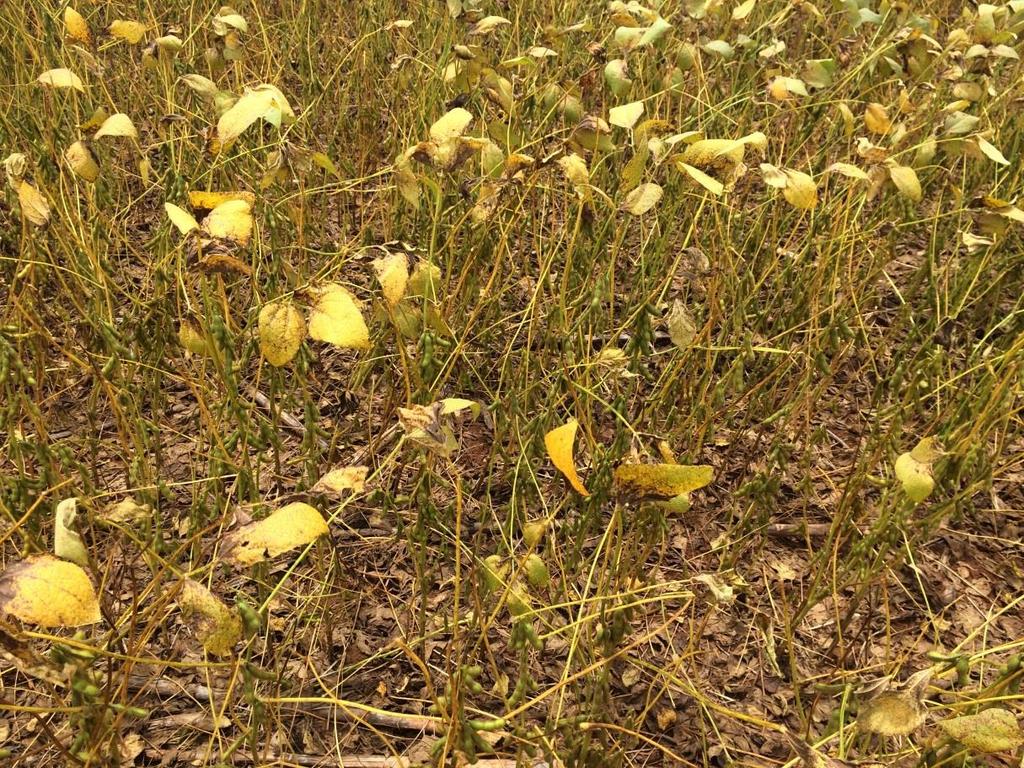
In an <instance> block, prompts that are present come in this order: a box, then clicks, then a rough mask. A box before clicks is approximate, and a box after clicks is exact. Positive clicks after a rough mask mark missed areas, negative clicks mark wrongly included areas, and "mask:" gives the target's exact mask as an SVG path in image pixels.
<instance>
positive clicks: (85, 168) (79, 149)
mask: <svg viewBox="0 0 1024 768" xmlns="http://www.w3.org/2000/svg"><path fill="white" fill-rule="evenodd" d="M64 159H65V160H66V161H67V164H68V165H70V166H71V170H72V171H74V172H75V173H76V174H77V175H78V176H81V177H82V178H83V179H85V180H86V181H88V182H90V183H92V182H94V181H96V179H98V178H99V176H100V166H99V163H97V162H96V156H95V155H93V153H92V150H91V149H89V145H88V144H86V143H85V142H84V141H76V142H75V143H74V144H72V145H71V146H70V147H68V148H67V149H66V150H64Z"/></svg>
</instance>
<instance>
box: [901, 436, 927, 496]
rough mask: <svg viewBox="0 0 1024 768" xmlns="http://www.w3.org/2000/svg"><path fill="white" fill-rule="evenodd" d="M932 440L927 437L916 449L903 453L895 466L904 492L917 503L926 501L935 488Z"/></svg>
mask: <svg viewBox="0 0 1024 768" xmlns="http://www.w3.org/2000/svg"><path fill="white" fill-rule="evenodd" d="M931 440H932V439H931V438H925V440H922V441H921V442H920V443H918V444H917V446H916V447H915V448H914V450H912V451H908V452H906V453H901V454H900V455H899V456H898V457H897V459H896V463H895V465H894V467H893V468H894V469H895V472H896V479H897V480H899V481H900V483H901V484H902V485H903V492H904V493H906V494H907V497H908V498H909V499H910V500H911V501H913V502H915V503H919V502H922V501H924V500H925V499H926V498H928V496H929V495H931V492H932V491H933V490H934V489H935V479H934V478H933V477H932V466H931V465H932V462H933V461H934V460H935V458H936V455H935V454H933V453H932V450H933V449H932V448H931V445H932V442H931ZM922 446H925V447H924V448H922Z"/></svg>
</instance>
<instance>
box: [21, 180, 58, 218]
mask: <svg viewBox="0 0 1024 768" xmlns="http://www.w3.org/2000/svg"><path fill="white" fill-rule="evenodd" d="M18 204H19V205H20V206H21V215H22V216H24V217H25V218H26V219H28V220H29V221H30V222H32V223H33V224H35V225H36V226H37V227H45V226H46V223H47V222H48V221H49V220H50V204H49V203H48V202H46V198H45V197H43V195H42V193H41V192H40V191H39V190H38V189H36V188H35V187H34V186H32V185H31V184H29V183H28V182H27V181H19V182H18Z"/></svg>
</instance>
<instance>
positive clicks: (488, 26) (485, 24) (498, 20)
mask: <svg viewBox="0 0 1024 768" xmlns="http://www.w3.org/2000/svg"><path fill="white" fill-rule="evenodd" d="M511 23H512V22H511V21H509V20H508V19H506V18H505V17H504V16H484V17H483V18H482V19H480V21H478V22H477V23H476V24H474V25H473V26H472V27H471V28H470V30H469V34H471V35H486V34H490V33H491V32H493V31H494V30H495V29H497V28H498V27H500V26H502V25H504V24H511Z"/></svg>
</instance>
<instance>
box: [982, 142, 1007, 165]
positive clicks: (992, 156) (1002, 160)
mask: <svg viewBox="0 0 1024 768" xmlns="http://www.w3.org/2000/svg"><path fill="white" fill-rule="evenodd" d="M974 140H975V141H976V142H978V149H980V150H981V151H982V153H983V154H984V155H985V157H987V158H988V159H989V160H991V161H992V162H994V163H999V164H1000V165H1009V164H1010V161H1009V160H1007V159H1006V156H1005V155H1004V154H1003V153H1002V152H1000V151H999V148H998V147H996V146H995V145H994V144H992V143H991V142H989V141H987V140H986V139H983V138H982V137H981V136H976V137H975V139H974Z"/></svg>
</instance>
